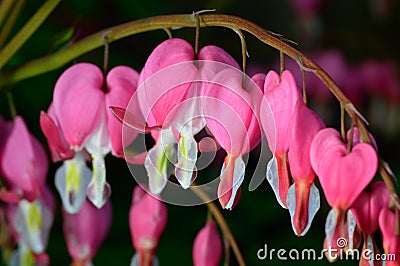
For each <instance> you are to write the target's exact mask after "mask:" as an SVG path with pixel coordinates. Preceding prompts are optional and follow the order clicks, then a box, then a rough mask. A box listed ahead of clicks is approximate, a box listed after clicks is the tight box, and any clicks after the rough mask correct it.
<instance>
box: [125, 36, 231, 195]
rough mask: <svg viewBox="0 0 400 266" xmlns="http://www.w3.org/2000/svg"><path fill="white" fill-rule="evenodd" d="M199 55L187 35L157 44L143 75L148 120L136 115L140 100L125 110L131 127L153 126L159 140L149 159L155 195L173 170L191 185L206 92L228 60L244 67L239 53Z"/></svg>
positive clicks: (213, 50)
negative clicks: (237, 58)
mask: <svg viewBox="0 0 400 266" xmlns="http://www.w3.org/2000/svg"><path fill="white" fill-rule="evenodd" d="M194 56H195V55H194V51H193V48H192V46H191V45H190V44H189V43H187V42H186V41H184V40H181V39H170V40H167V41H164V42H163V43H161V44H160V45H159V46H157V47H156V48H155V49H154V51H153V52H152V54H151V55H150V56H149V58H148V60H147V62H146V64H145V66H144V68H143V70H142V72H141V74H140V78H139V84H141V85H140V86H139V89H138V92H137V102H138V105H139V106H140V110H141V111H142V115H143V117H144V118H145V120H146V124H145V125H142V126H140V125H139V124H140V122H139V123H138V121H140V119H135V117H134V115H130V113H133V111H134V110H135V109H137V107H138V106H137V104H135V103H133V104H132V105H130V106H129V107H128V109H129V108H131V110H127V111H128V112H124V111H122V112H121V113H124V114H125V121H124V122H125V123H127V124H128V125H129V124H131V125H130V127H131V128H133V129H139V131H143V132H145V133H147V132H149V131H150V132H151V134H152V136H153V138H154V139H155V140H156V144H155V145H154V147H153V148H151V149H150V150H149V152H148V155H147V157H146V160H145V168H146V171H147V173H148V177H149V188H150V191H151V192H152V193H153V194H158V193H160V192H161V191H162V190H163V189H164V187H165V186H166V184H167V180H168V178H169V176H170V175H171V173H172V172H173V171H174V172H175V176H176V178H177V180H178V181H179V183H180V185H181V186H182V188H184V189H187V188H188V187H189V186H190V185H191V183H192V182H193V180H194V178H195V177H196V170H197V169H196V166H195V164H196V160H197V154H198V144H197V142H196V140H195V139H194V135H195V134H197V133H198V132H199V131H200V130H201V129H203V128H204V126H205V121H204V118H203V114H202V113H201V106H200V102H201V101H202V99H201V97H200V95H201V91H203V90H204V89H205V87H207V86H208V83H209V82H210V81H211V79H212V78H213V77H214V76H215V74H216V73H217V72H219V71H221V70H222V69H224V68H226V67H227V65H226V64H232V65H233V66H234V67H237V68H238V66H237V63H236V62H235V61H234V60H233V58H232V57H231V56H230V55H229V54H227V53H226V52H225V51H223V50H222V49H221V48H218V47H216V46H206V47H204V48H203V49H201V50H200V52H199V53H198V59H199V61H194ZM217 62H219V63H217ZM196 65H197V67H196ZM128 120H130V121H131V122H132V123H130V122H129V121H128ZM140 129H142V130H140ZM176 144H177V145H176Z"/></svg>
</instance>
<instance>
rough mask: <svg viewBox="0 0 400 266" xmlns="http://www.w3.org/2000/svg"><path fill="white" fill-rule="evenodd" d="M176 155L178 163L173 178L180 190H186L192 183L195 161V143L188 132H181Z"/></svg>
mask: <svg viewBox="0 0 400 266" xmlns="http://www.w3.org/2000/svg"><path fill="white" fill-rule="evenodd" d="M177 155H178V162H177V164H176V165H175V176H176V178H177V179H178V181H179V183H180V184H181V186H182V188H184V189H188V188H189V187H190V185H191V184H192V182H193V180H192V179H193V171H194V170H195V166H196V161H197V142H196V140H195V139H194V137H193V135H192V133H191V131H190V130H185V131H182V132H181V137H180V139H179V143H178V153H177Z"/></svg>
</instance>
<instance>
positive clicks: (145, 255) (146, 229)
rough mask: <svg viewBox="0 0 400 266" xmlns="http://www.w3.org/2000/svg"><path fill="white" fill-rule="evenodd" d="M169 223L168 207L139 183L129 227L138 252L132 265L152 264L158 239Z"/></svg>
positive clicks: (147, 265) (133, 196)
mask: <svg viewBox="0 0 400 266" xmlns="http://www.w3.org/2000/svg"><path fill="white" fill-rule="evenodd" d="M166 224H167V207H166V206H165V204H164V203H163V202H161V201H160V200H159V199H158V198H156V197H155V196H153V195H150V194H149V193H147V192H145V191H144V190H143V189H142V188H141V187H140V186H139V185H138V186H136V187H135V190H134V192H133V195H132V205H131V209H130V211H129V228H130V231H131V237H132V242H133V246H134V247H135V249H136V252H137V253H136V254H135V255H134V257H133V258H132V264H131V265H139V266H150V265H153V264H152V263H153V260H154V259H155V256H154V253H155V251H156V248H157V245H158V241H159V239H160V237H161V234H162V233H163V231H164V229H165V226H166Z"/></svg>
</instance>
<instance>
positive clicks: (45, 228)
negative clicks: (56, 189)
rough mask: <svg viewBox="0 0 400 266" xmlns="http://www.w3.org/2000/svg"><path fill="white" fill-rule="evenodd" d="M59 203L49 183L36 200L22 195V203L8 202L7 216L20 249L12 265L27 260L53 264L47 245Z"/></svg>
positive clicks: (14, 255)
mask: <svg viewBox="0 0 400 266" xmlns="http://www.w3.org/2000/svg"><path fill="white" fill-rule="evenodd" d="M55 207H56V206H55V200H54V196H53V194H52V192H51V190H50V188H49V187H45V188H44V191H43V194H42V197H41V198H36V199H35V200H34V201H32V202H29V201H28V200H26V199H22V200H21V201H20V202H19V203H18V204H8V206H7V218H8V220H9V223H10V227H11V229H12V230H11V231H12V233H13V236H14V239H15V241H16V242H17V243H18V250H16V251H15V252H14V254H13V255H12V257H11V262H10V263H11V265H20V264H21V263H22V262H23V261H26V260H28V261H29V260H31V261H35V262H36V263H38V264H40V265H49V264H50V262H49V257H48V255H47V254H46V251H45V249H46V246H47V242H48V238H49V233H50V229H51V226H52V224H53V221H54V213H55V210H56V209H55ZM13 263H15V264H13Z"/></svg>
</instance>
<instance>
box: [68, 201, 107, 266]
mask: <svg viewBox="0 0 400 266" xmlns="http://www.w3.org/2000/svg"><path fill="white" fill-rule="evenodd" d="M111 216H112V208H111V202H110V201H109V200H108V201H107V202H106V204H104V206H103V207H102V208H100V209H99V208H97V207H96V206H94V205H93V204H92V203H91V202H90V201H88V200H85V201H84V203H83V205H82V207H81V208H80V210H79V211H78V212H77V213H74V214H70V213H68V212H66V211H65V210H63V217H64V221H63V231H64V236H65V241H66V244H67V249H68V253H69V255H70V256H71V257H72V260H73V262H72V265H76V266H78V265H80V266H81V265H89V264H90V263H91V261H92V260H93V258H94V257H95V256H96V253H97V250H98V249H99V247H100V246H101V244H102V243H103V241H104V239H105V238H106V236H107V234H108V231H109V229H110V226H111Z"/></svg>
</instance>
